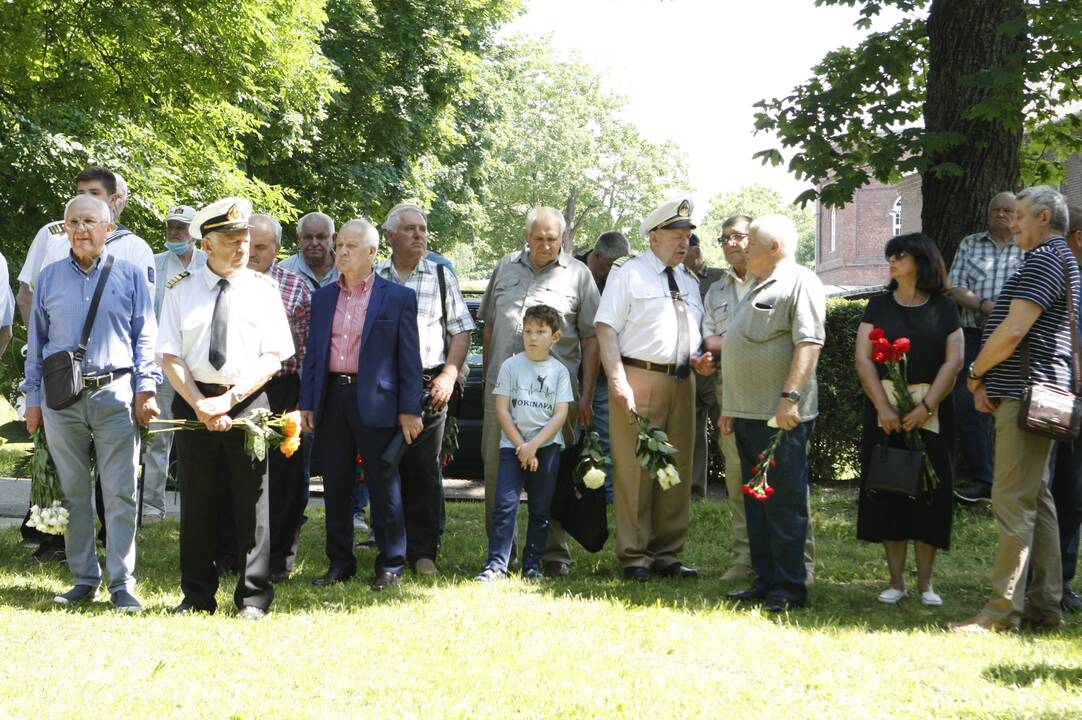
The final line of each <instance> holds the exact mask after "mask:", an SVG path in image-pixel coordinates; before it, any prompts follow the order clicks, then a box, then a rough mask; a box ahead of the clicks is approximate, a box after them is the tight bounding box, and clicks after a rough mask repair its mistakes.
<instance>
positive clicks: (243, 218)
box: [188, 197, 252, 240]
mask: <svg viewBox="0 0 1082 720" xmlns="http://www.w3.org/2000/svg"><path fill="white" fill-rule="evenodd" d="M251 216H252V203H250V202H248V201H247V200H245V199H244V198H238V197H228V198H223V199H222V200H219V201H218V202H214V203H211V204H210V205H207V206H206V207H205V208H203V209H202V210H200V211H199V212H197V213H196V214H195V217H193V218H192V224H191V225H189V226H188V234H189V235H191V236H192V237H193V238H195V239H196V240H202V239H203V236H204V235H206V234H207V233H210V232H235V231H237V230H247V229H248V228H250V227H251V224H249V222H248V218H250V217H251Z"/></svg>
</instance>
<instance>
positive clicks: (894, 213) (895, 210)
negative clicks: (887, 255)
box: [890, 195, 902, 236]
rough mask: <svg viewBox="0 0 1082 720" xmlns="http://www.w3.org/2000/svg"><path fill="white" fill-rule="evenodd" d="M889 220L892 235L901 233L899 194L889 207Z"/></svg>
mask: <svg viewBox="0 0 1082 720" xmlns="http://www.w3.org/2000/svg"><path fill="white" fill-rule="evenodd" d="M890 220H891V232H890V234H891V235H892V236H894V235H901V234H902V198H901V196H900V195H899V196H898V199H897V200H895V201H894V207H892V208H891V209H890Z"/></svg>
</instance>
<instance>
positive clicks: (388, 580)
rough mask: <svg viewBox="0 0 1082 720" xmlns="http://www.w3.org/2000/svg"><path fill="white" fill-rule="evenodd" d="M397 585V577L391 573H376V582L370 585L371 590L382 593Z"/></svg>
mask: <svg viewBox="0 0 1082 720" xmlns="http://www.w3.org/2000/svg"><path fill="white" fill-rule="evenodd" d="M397 584H398V576H397V575H395V574H394V573H391V572H381V573H376V581H375V582H373V583H372V589H373V590H375V591H376V592H383V591H384V590H386V589H387V588H390V587H394V586H395V585H397Z"/></svg>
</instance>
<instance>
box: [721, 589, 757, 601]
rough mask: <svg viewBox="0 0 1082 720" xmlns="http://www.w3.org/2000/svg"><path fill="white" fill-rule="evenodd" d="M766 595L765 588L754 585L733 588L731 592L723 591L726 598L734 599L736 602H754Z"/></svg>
mask: <svg viewBox="0 0 1082 720" xmlns="http://www.w3.org/2000/svg"><path fill="white" fill-rule="evenodd" d="M765 597H766V590H760V589H759V588H757V587H755V586H754V585H753V586H752V587H750V588H748V589H747V590H734V591H733V592H728V593H725V598H726V599H727V600H736V601H737V602H755V601H756V600H762V599H763V598H765Z"/></svg>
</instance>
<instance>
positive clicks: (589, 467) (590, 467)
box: [575, 430, 612, 490]
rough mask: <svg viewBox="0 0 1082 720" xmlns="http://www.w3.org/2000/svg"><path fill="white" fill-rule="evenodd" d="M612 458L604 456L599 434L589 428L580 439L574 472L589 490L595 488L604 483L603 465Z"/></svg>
mask: <svg viewBox="0 0 1082 720" xmlns="http://www.w3.org/2000/svg"><path fill="white" fill-rule="evenodd" d="M611 464H612V460H611V459H610V458H607V457H605V453H604V452H603V451H602V449H601V436H600V435H598V434H597V433H596V432H595V431H593V430H589V431H587V432H586V435H585V436H584V437H583V439H582V449H581V450H580V451H579V461H578V463H577V464H576V465H575V474H576V476H577V477H579V478H581V479H582V484H583V485H585V486H586V487H587V488H589V489H590V490H597V489H598V488H599V487H602V486H603V485H604V484H605V466H606V465H611Z"/></svg>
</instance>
